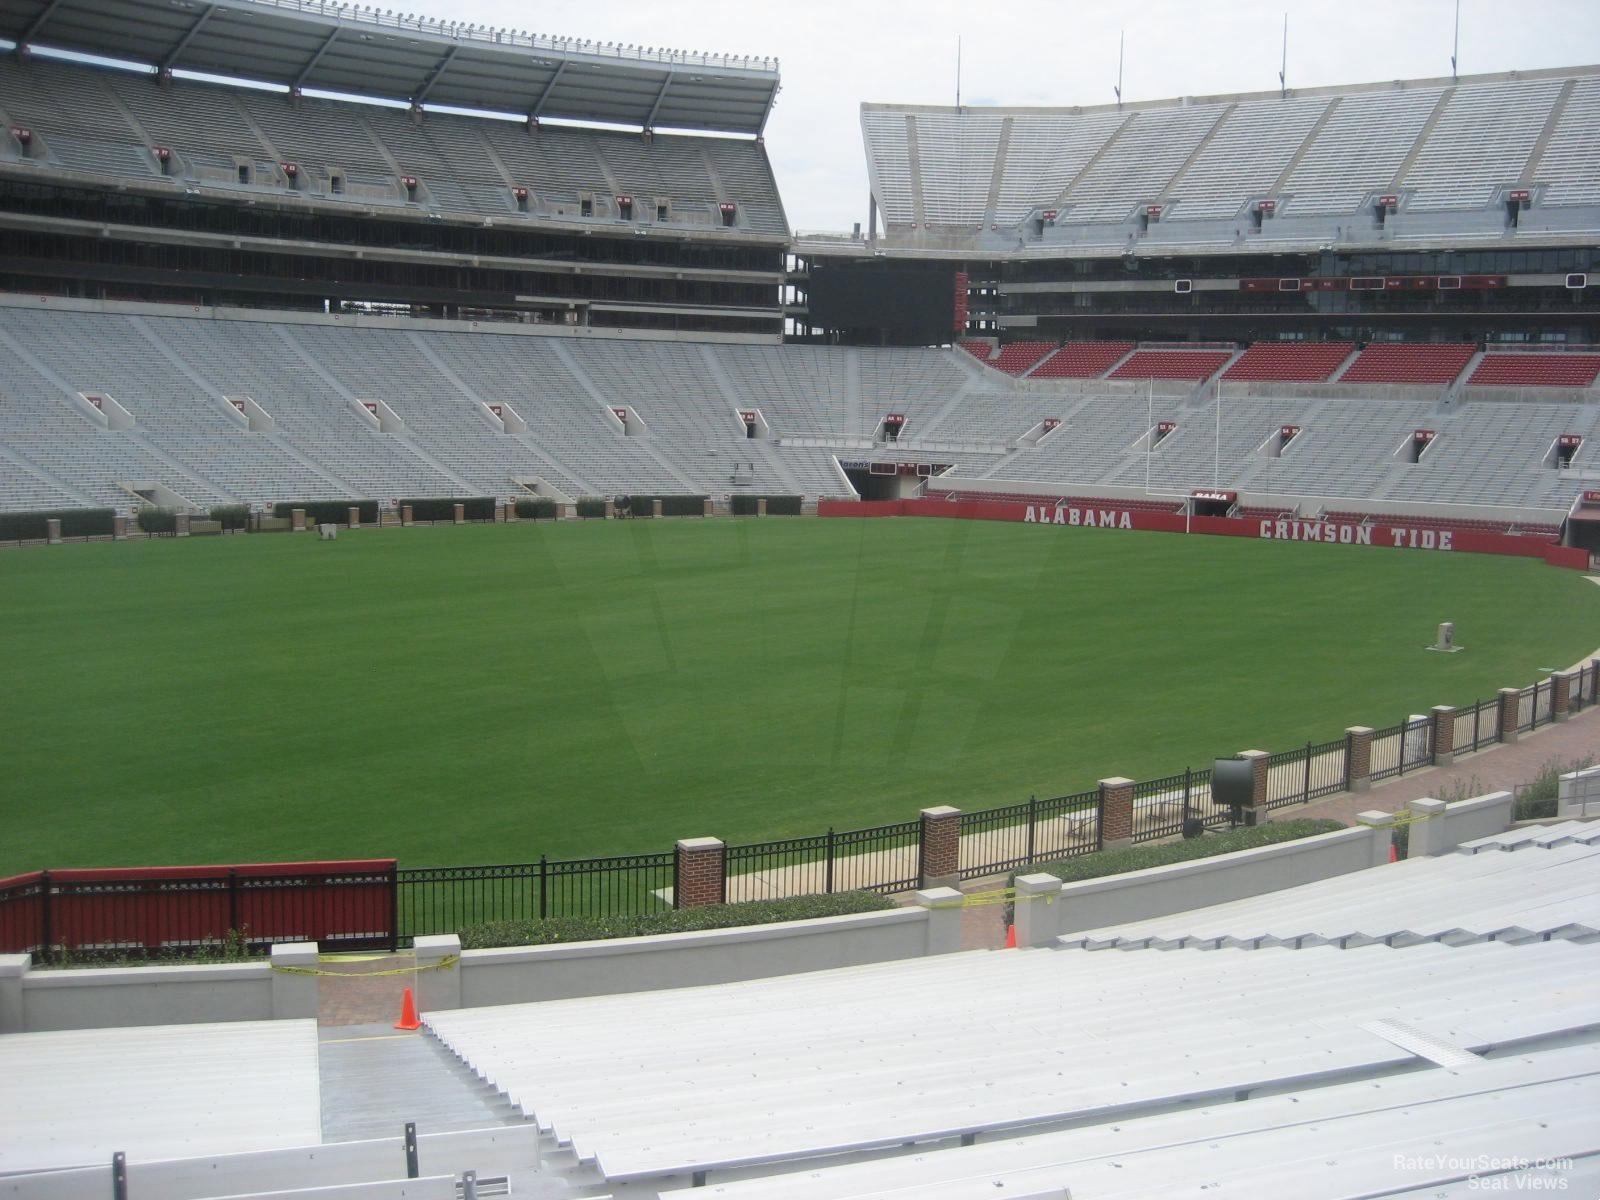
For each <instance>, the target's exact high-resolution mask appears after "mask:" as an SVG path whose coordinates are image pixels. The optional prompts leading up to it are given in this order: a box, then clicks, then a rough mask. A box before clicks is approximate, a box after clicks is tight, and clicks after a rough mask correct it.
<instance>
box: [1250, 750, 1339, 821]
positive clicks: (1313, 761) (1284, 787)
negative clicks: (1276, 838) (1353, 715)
mask: <svg viewBox="0 0 1600 1200" xmlns="http://www.w3.org/2000/svg"><path fill="white" fill-rule="evenodd" d="M1349 753H1350V741H1349V738H1348V737H1341V738H1335V739H1334V740H1333V741H1331V742H1307V743H1306V744H1305V745H1304V746H1303V747H1301V748H1300V749H1298V750H1284V751H1282V752H1280V753H1278V754H1274V755H1272V756H1271V757H1270V758H1268V759H1267V807H1268V808H1269V809H1272V808H1285V807H1287V806H1288V805H1290V804H1309V803H1310V802H1311V801H1313V800H1317V799H1320V798H1321V797H1323V796H1331V795H1332V794H1333V793H1334V792H1342V791H1344V790H1345V788H1346V787H1348V786H1349V783H1350V761H1349Z"/></svg>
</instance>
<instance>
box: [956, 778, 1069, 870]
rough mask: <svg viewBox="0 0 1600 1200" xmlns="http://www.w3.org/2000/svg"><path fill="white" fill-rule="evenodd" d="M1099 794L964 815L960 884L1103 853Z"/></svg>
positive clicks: (1036, 800)
mask: <svg viewBox="0 0 1600 1200" xmlns="http://www.w3.org/2000/svg"><path fill="white" fill-rule="evenodd" d="M1100 819H1101V811H1100V792H1099V789H1098V788H1097V789H1095V790H1093V791H1088V792H1075V793H1073V794H1072V795H1070V796H1054V797H1052V798H1050V799H1048V800H1039V799H1036V798H1034V797H1029V798H1028V800H1026V801H1025V802H1024V803H1022V804H1008V805H1005V806H1003V807H1001V808H986V809H983V810H982V811H981V812H964V813H962V814H961V860H960V862H961V878H963V879H976V878H979V877H980V876H984V875H997V874H1000V873H1001V872H1003V871H1015V870H1020V869H1022V868H1025V867H1031V866H1033V865H1034V864H1035V863H1041V862H1054V861H1056V860H1059V859H1063V858H1073V857H1075V856H1077V855H1079V854H1092V853H1094V852H1095V851H1096V850H1098V849H1100V844H1101V820H1100Z"/></svg>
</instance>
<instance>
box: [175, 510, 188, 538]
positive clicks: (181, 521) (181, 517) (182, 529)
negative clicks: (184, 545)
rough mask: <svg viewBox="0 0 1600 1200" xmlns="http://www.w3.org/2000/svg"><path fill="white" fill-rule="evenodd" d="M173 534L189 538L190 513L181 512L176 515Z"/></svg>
mask: <svg viewBox="0 0 1600 1200" xmlns="http://www.w3.org/2000/svg"><path fill="white" fill-rule="evenodd" d="M172 532H173V533H174V534H175V535H176V536H178V537H188V536H189V514H188V513H186V512H181V513H178V514H176V515H175V516H174V517H173V520H172Z"/></svg>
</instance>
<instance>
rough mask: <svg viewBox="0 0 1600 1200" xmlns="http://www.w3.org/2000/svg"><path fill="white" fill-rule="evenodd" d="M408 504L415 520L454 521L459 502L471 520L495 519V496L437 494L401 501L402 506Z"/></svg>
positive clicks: (467, 517) (464, 514)
mask: <svg viewBox="0 0 1600 1200" xmlns="http://www.w3.org/2000/svg"><path fill="white" fill-rule="evenodd" d="M408 504H409V505H410V506H411V519H412V520H413V521H454V520H455V519H456V505H458V504H459V505H461V508H462V515H463V516H464V517H465V518H466V519H467V520H469V521H492V520H494V497H493V496H436V497H423V498H418V499H410V500H401V501H400V507H401V508H404V507H405V506H406V505H408Z"/></svg>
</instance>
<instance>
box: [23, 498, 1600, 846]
mask: <svg viewBox="0 0 1600 1200" xmlns="http://www.w3.org/2000/svg"><path fill="white" fill-rule="evenodd" d="M1597 618H1600V588H1596V587H1595V585H1594V584H1592V583H1589V582H1587V581H1586V580H1585V579H1584V578H1583V577H1582V576H1581V575H1580V574H1578V573H1577V572H1573V571H1562V570H1556V569H1554V568H1551V567H1546V566H1544V565H1543V564H1541V563H1538V562H1534V561H1528V560H1519V559H1506V558H1492V557H1481V556H1473V555H1466V554H1428V553H1422V552H1416V551H1390V550H1374V549H1361V548H1340V547H1330V546H1322V545H1302V544H1293V543H1264V542H1256V541H1253V540H1246V539H1233V538H1208V537H1192V538H1185V537H1172V536H1160V535H1156V534H1141V533H1116V532H1110V531H1102V530H1079V529H1070V528H1057V527H1044V528H1040V527H1037V526H1022V525H1010V524H991V523H986V522H965V521H932V520H929V521H918V520H894V521H870V520H863V521H816V520H768V521H760V522H758V521H750V520H741V521H708V522H701V521H670V522H667V521H641V522H612V523H601V522H567V523H562V524H556V525H552V524H541V525H538V526H534V525H530V524H519V525H515V526H469V527H465V528H460V529H452V528H438V529H417V530H414V531H407V532H400V531H394V532H389V531H384V532H356V533H347V534H345V535H344V536H341V537H340V538H339V539H338V541H337V542H333V543H328V542H320V541H317V540H315V539H313V538H310V537H288V536H263V537H236V538H226V539H215V538H207V539H201V538H194V539H189V540H186V541H178V540H161V541H152V542H134V543H126V544H116V545H113V544H95V545H73V546H68V547H64V548H59V549H49V550H29V551H25V552H16V553H6V554H4V555H3V556H0V662H4V664H5V674H6V679H5V686H4V691H3V703H0V730H3V737H4V743H5V746H6V773H5V784H4V788H3V799H0V812H3V813H4V830H5V836H4V837H3V839H0V874H4V873H10V872H13V871H21V870H31V869H36V868H39V867H67V866H119V865H128V864H152V863H178V862H222V861H270V860H279V859H301V858H331V857H346V856H350V857H362V856H379V855H381V856H390V855H393V856H397V857H399V858H400V860H401V862H402V863H403V864H404V865H406V866H424V865H434V864H449V863H474V862H521V861H527V860H529V859H531V858H537V857H538V856H539V855H540V854H541V853H543V854H548V855H550V856H552V857H567V856H577V855H587V854H605V853H633V852H643V851H653V850H664V849H669V848H670V847H671V845H672V842H673V840H674V839H675V838H678V837H690V836H699V835H712V836H718V837H723V838H727V839H729V840H730V841H748V840H754V839H759V838H764V837H769V836H783V835H790V834H803V833H817V832H821V831H822V830H824V829H826V828H827V827H828V826H829V825H834V826H836V827H839V828H853V827H857V826H861V825H869V824H877V823H881V822H884V821H894V820H906V819H910V818H911V817H913V816H915V814H916V812H917V810H918V809H919V808H921V807H924V806H926V805H930V804H955V805H958V806H960V807H963V808H967V809H977V808H983V807H988V806H991V805H996V804H1002V803H1009V802H1013V801H1016V800H1022V799H1026V797H1027V796H1028V795H1029V793H1037V794H1039V795H1041V796H1044V795H1057V794H1061V793H1063V792H1067V791H1076V790H1080V789H1083V788H1087V787H1090V786H1092V784H1093V782H1094V780H1095V779H1096V778H1098V777H1100V776H1106V775H1130V776H1133V777H1135V778H1141V777H1148V776H1151V775H1156V774H1165V773H1168V772H1172V771H1181V770H1182V769H1183V768H1184V766H1185V765H1194V766H1202V765H1208V764H1209V763H1210V761H1211V759H1212V758H1214V757H1216V756H1218V755H1226V754H1231V753H1233V752H1234V751H1237V750H1241V749H1245V748H1249V747H1259V748H1262V749H1266V750H1280V749H1287V748H1290V747H1293V746H1296V745H1299V744H1301V743H1303V742H1305V741H1306V740H1308V739H1317V740H1323V739H1327V738H1331V737H1334V736H1337V735H1338V734H1339V732H1340V731H1342V730H1343V729H1344V727H1345V726H1347V725H1351V724H1358V723H1359V724H1368V725H1378V726H1381V725H1386V724H1392V723H1394V722H1396V721H1399V720H1400V719H1402V718H1403V717H1404V716H1405V715H1406V714H1407V713H1410V712H1416V711H1426V709H1427V707H1428V706H1430V705H1433V704H1439V703H1463V702H1470V701H1471V700H1472V699H1473V698H1474V697H1475V696H1486V695H1489V694H1491V693H1492V692H1493V691H1494V690H1495V689H1496V688H1499V687H1502V686H1508V685H1517V686H1521V685H1524V684H1527V683H1529V682H1532V681H1533V680H1534V679H1535V678H1536V677H1538V675H1539V668H1541V667H1558V668H1564V667H1566V666H1569V665H1570V664H1572V663H1573V662H1575V661H1577V660H1578V659H1579V658H1581V657H1583V656H1584V655H1585V654H1587V653H1590V652H1592V651H1594V650H1595V648H1596V646H1597V645H1600V619H1597ZM1441 620H1453V621H1455V622H1456V627H1457V631H1458V637H1459V640H1460V642H1461V643H1462V644H1463V645H1464V646H1465V647H1467V649H1466V651H1465V652H1464V653H1461V654H1456V655H1441V654H1430V653H1426V652H1424V650H1423V647H1424V646H1425V645H1426V644H1427V643H1428V642H1430V641H1431V640H1432V638H1433V634H1434V628H1435V626H1436V625H1437V623H1438V622H1439V621H1441Z"/></svg>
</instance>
